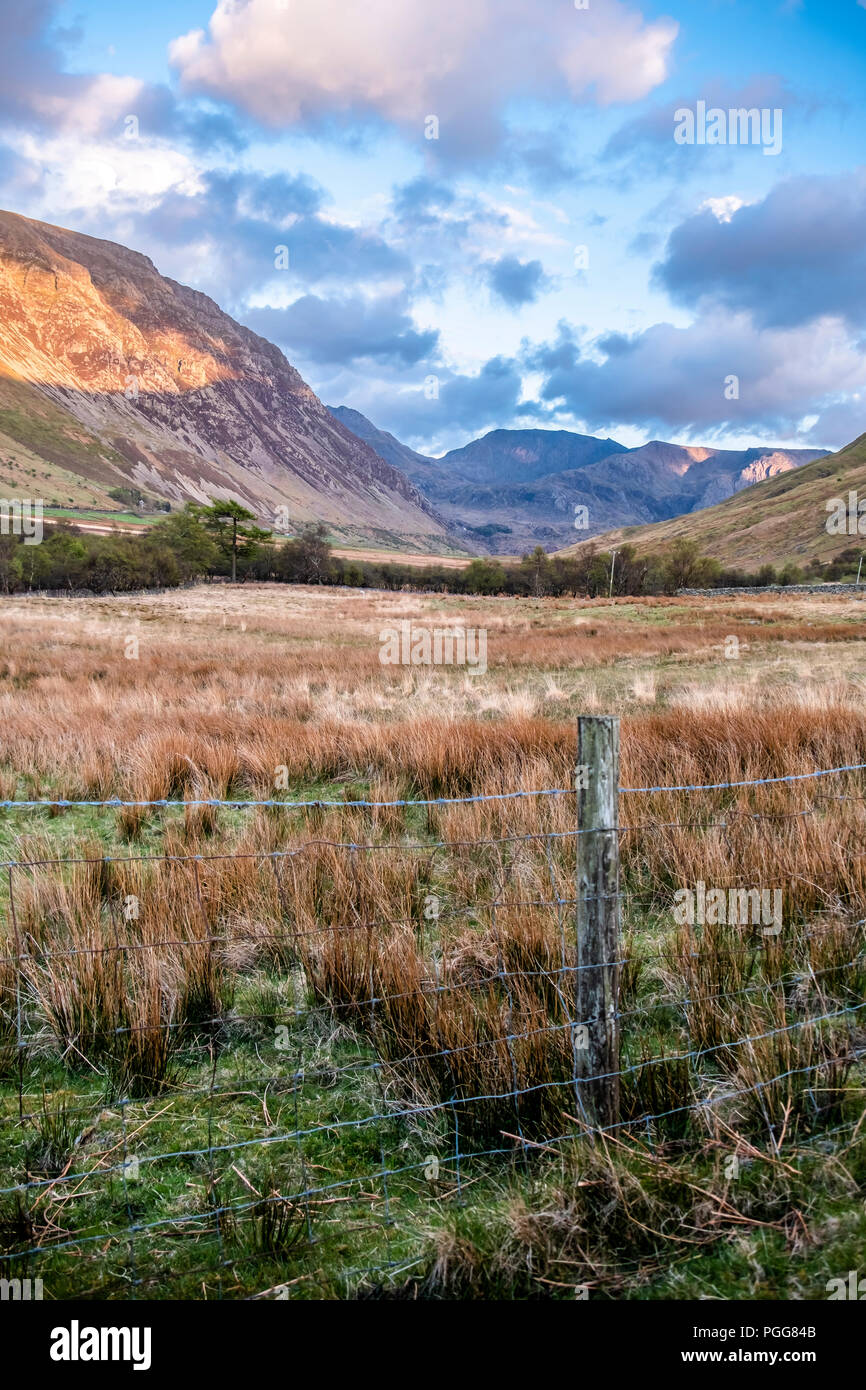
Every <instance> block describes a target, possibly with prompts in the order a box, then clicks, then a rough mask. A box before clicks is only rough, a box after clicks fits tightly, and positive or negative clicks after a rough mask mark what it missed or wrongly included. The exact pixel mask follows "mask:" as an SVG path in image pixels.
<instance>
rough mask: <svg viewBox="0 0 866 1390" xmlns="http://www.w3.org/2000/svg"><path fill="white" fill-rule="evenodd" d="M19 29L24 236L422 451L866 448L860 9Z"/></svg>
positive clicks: (323, 6) (543, 9)
mask: <svg viewBox="0 0 866 1390" xmlns="http://www.w3.org/2000/svg"><path fill="white" fill-rule="evenodd" d="M0 11H2V16H0V18H2V30H0V32H2V34H3V37H4V43H3V46H2V48H0V206H2V207H4V208H6V209H10V210H12V211H15V212H20V213H23V214H25V215H26V216H29V217H35V218H39V219H41V220H43V221H47V222H52V223H57V224H60V225H62V226H66V227H71V228H74V229H75V230H77V231H82V232H87V233H89V234H90V235H93V236H99V237H107V238H109V239H111V240H114V241H119V242H122V243H123V244H124V245H126V246H129V247H132V248H133V249H135V250H138V251H142V252H144V253H145V254H146V255H148V256H149V257H150V258H151V259H152V260H153V262H154V263H155V265H156V266H157V268H158V269H159V270H160V271H161V272H162V273H163V274H165V275H169V276H171V277H173V278H174V279H176V280H180V281H182V282H184V283H186V284H190V285H193V286H195V288H197V289H200V290H202V291H204V292H205V293H206V294H209V295H211V296H212V298H214V299H215V300H216V301H217V302H218V303H219V304H220V305H221V307H222V308H224V309H225V310H226V311H227V312H228V313H230V314H232V316H233V317H234V318H236V319H238V320H239V321H240V322H241V323H244V324H246V325H248V326H249V327H250V328H252V329H254V330H255V331H256V332H258V333H261V334H262V335H263V336H265V337H267V338H269V339H271V340H272V341H273V342H276V343H277V344H279V346H280V347H281V348H282V349H283V351H284V352H285V354H286V356H287V357H288V358H289V360H290V361H291V362H292V364H293V365H294V366H296V367H297V369H298V370H299V371H300V372H301V374H302V376H303V377H304V378H305V379H306V380H307V381H308V382H309V383H310V385H311V386H312V387H313V389H314V390H315V391H316V392H317V394H318V395H319V396H320V397H321V398H322V399H323V400H324V401H325V402H326V403H327V404H328V405H332V406H336V405H347V406H351V407H353V408H354V409H356V410H360V411H362V412H363V413H364V414H365V415H367V416H369V418H370V419H371V420H372V421H373V423H374V424H376V425H377V426H379V427H380V428H382V429H387V430H390V431H392V432H393V433H394V434H396V435H397V436H398V437H399V438H400V439H402V440H403V441H404V442H406V443H408V444H410V445H411V446H412V447H413V448H416V449H418V450H419V451H421V452H423V453H430V454H434V455H439V454H441V453H443V452H445V451H446V450H448V449H451V448H455V447H459V446H461V445H463V444H465V443H467V442H468V441H469V440H470V439H473V438H475V437H477V436H478V435H481V434H484V433H485V432H487V431H488V430H491V429H496V428H513V429H519V428H547V429H571V430H578V431H581V432H583V433H590V434H597V435H610V436H612V437H614V438H616V439H618V440H620V441H621V442H622V443H624V444H627V445H635V444H640V443H643V442H644V441H646V440H648V439H653V438H662V439H669V440H675V441H677V442H680V443H691V444H708V445H714V446H720V445H721V446H725V447H731V448H742V447H745V446H748V445H761V446H765V445H768V444H779V445H784V446H788V447H792V446H800V447H810V448H822V449H823V448H828V449H829V448H839V447H841V446H842V445H844V444H845V443H847V442H848V441H850V440H851V439H853V438H855V437H856V436H857V435H859V434H862V433H863V432H864V430H866V138H864V137H866V113H864V103H863V99H862V94H863V92H864V90H866V0H675V2H673V3H666V4H665V3H658V4H657V3H654V0H643V3H634V4H632V3H628V0H436V3H435V4H428V3H425V0H365V3H364V4H363V5H351V4H347V3H346V0H218V3H216V4H215V3H214V0H148V4H147V5H134V6H118V5H117V3H116V0H69V2H68V3H66V2H65V0H26V3H25V4H23V5H22V4H21V0H0ZM740 110H742V111H754V112H755V113H757V114H756V118H755V121H754V124H752V123H751V121H750V122H748V123H747V122H746V121H745V120H744V121H743V122H740V121H739V120H738V119H737V118H735V117H732V116H731V115H730V113H731V112H735V111H740ZM701 137H703V138H701ZM723 137H724V138H723ZM0 333H2V326H0Z"/></svg>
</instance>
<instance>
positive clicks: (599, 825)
mask: <svg viewBox="0 0 866 1390" xmlns="http://www.w3.org/2000/svg"><path fill="white" fill-rule="evenodd" d="M577 764H578V765H577V773H576V776H575V786H576V789H577V810H578V824H577V828H578V831H579V833H578V835H577V895H576V896H577V967H578V968H577V972H576V991H575V993H576V1007H577V1014H576V1022H577V1025H578V1031H577V1038H576V1047H575V1075H576V1078H577V1079H578V1083H579V1084H578V1093H579V1096H580V1097H582V1099H583V1109H584V1115H585V1118H586V1119H587V1120H588V1121H589V1123H590V1124H592V1125H596V1126H605V1125H613V1124H616V1123H617V1121H618V1120H619V1076H618V1075H617V1074H616V1073H618V1072H619V1069H620V1062H619V1018H618V1010H619V973H620V972H619V966H618V965H614V964H612V963H611V962H614V961H618V960H620V959H621V957H620V906H619V720H618V719H616V718H612V717H606V718H595V717H589V716H581V717H580V718H579V719H578V721H577ZM580 1025H585V1027H583V1028H581V1026H580ZM595 1078H603V1079H595Z"/></svg>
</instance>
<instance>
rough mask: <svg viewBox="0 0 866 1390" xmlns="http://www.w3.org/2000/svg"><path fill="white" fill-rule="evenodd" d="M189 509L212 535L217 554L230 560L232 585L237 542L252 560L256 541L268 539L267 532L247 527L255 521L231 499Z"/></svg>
mask: <svg viewBox="0 0 866 1390" xmlns="http://www.w3.org/2000/svg"><path fill="white" fill-rule="evenodd" d="M190 510H191V511H193V513H194V515H196V516H198V517H199V518H200V520H201V523H202V525H203V526H204V528H205V530H206V531H208V532H209V533H210V535H211V536H213V539H214V541H215V542H216V544H217V547H218V549H219V550H220V552H221V554H222V555H224V556H225V557H226V558H229V556H230V557H231V566H232V583H235V582H236V580H237V577H238V541H242V542H243V547H244V553H245V554H246V555H247V557H248V558H250V559H253V558H255V555H256V554H257V552H258V549H259V544H260V542H261V541H266V540H269V539H270V535H271V533H270V531H263V530H262V528H261V526H251V525H250V524H249V523H250V522H251V521H255V519H256V518H255V515H254V513H253V512H250V511H247V509H246V507H242V506H241V504H240V502H235V501H233V500H231V499H230V500H228V501H225V502H211V504H210V506H209V507H200V506H195V507H191V508H190Z"/></svg>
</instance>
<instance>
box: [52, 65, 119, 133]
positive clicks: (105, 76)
mask: <svg viewBox="0 0 866 1390" xmlns="http://www.w3.org/2000/svg"><path fill="white" fill-rule="evenodd" d="M144 92H145V84H144V83H143V82H140V81H139V80H138V78H136V77H114V76H112V75H111V74H110V73H100V74H99V75H98V76H96V77H93V78H91V79H90V81H88V82H87V84H86V86H84V87H82V88H81V89H80V90H75V91H74V92H72V93H70V92H65V93H61V94H57V93H50V92H48V93H39V92H36V93H34V95H33V106H34V109H35V110H36V111H37V112H39V114H40V115H42V116H44V117H46V118H47V119H49V120H51V121H53V122H56V123H57V125H58V126H60V128H61V129H63V130H65V131H69V132H70V133H75V134H77V135H84V136H93V135H96V134H98V133H99V132H100V131H102V130H104V129H105V128H106V127H107V126H109V125H111V124H112V123H113V122H115V121H118V120H120V119H121V118H122V117H124V116H126V115H129V114H134V113H135V110H136V105H137V103H138V102H139V99H140V98H141V97H142V96H143V94H144Z"/></svg>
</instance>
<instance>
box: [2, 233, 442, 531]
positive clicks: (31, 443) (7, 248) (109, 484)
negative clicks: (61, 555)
mask: <svg viewBox="0 0 866 1390" xmlns="http://www.w3.org/2000/svg"><path fill="white" fill-rule="evenodd" d="M130 486H132V487H133V488H134V489H136V490H141V491H142V492H143V493H145V494H149V495H150V496H152V497H157V498H163V499H171V500H173V501H176V502H183V501H185V500H187V499H195V500H198V501H206V500H207V499H208V498H209V497H234V498H236V499H237V500H238V501H240V502H242V503H243V504H244V505H246V506H248V507H249V508H250V510H252V511H253V512H255V513H256V515H257V516H258V517H259V518H260V519H262V520H264V521H265V522H266V523H270V524H271V525H274V524H276V523H277V522H278V519H279V517H280V515H281V514H280V513H279V512H278V511H277V509H278V508H280V507H283V508H285V509H286V513H287V515H288V519H289V524H290V525H291V526H294V525H296V524H298V523H301V522H304V521H306V520H313V519H315V520H319V519H321V520H323V521H325V522H326V523H328V525H329V526H330V528H331V529H332V530H334V531H337V532H339V533H341V535H342V536H343V537H345V539H347V540H350V539H356V538H357V539H362V540H364V541H367V542H368V543H369V542H370V541H376V542H379V543H383V542H384V543H388V542H389V541H393V540H398V541H399V542H400V543H402V544H408V545H413V546H416V547H417V548H427V547H428V546H429V545H430V543H433V544H435V546H436V547H437V548H439V549H441V548H442V545H443V542H444V540H445V537H446V528H445V525H444V523H443V520H442V518H441V517H440V516H439V515H438V514H437V512H436V510H435V508H434V506H433V505H432V503H431V502H430V501H429V500H428V499H427V498H425V497H423V496H422V495H421V493H419V492H418V490H417V489H416V488H415V486H414V485H413V484H412V483H411V482H410V481H409V480H408V479H407V477H406V475H405V473H403V472H400V471H398V470H397V469H396V468H394V467H393V466H392V465H391V464H390V463H388V462H387V461H386V460H384V459H383V458H382V456H381V455H380V454H378V453H376V452H374V450H373V449H371V448H369V447H368V446H367V445H366V444H364V443H363V442H362V441H361V440H360V439H359V438H358V436H357V435H356V434H354V433H352V432H351V431H350V430H348V429H346V428H345V427H344V426H343V425H341V424H340V423H339V421H337V420H335V419H334V417H333V415H332V414H331V413H330V411H328V410H327V409H326V408H325V406H324V405H323V404H322V403H321V401H320V400H319V399H318V397H317V396H316V395H315V394H314V393H313V391H312V390H311V389H310V387H309V386H307V385H306V383H305V382H304V381H303V380H302V379H301V377H300V376H299V375H298V373H297V372H296V371H295V369H294V367H292V366H291V365H290V364H289V362H288V361H287V360H286V358H285V357H284V356H283V354H282V353H281V352H280V350H279V348H277V347H275V346H274V345H273V344H272V343H269V342H267V341H266V340H265V339H264V338H260V337H258V336H257V334H255V333H252V332H251V331H250V330H249V329H247V328H244V327H242V326H241V325H240V324H238V323H236V322H235V321H234V320H233V319H231V318H230V317H229V316H228V314H226V313H224V312H223V311H222V310H221V309H220V308H219V307H218V305H217V304H215V303H214V301H213V300H212V299H209V298H208V297H207V295H204V294H201V293H199V292H198V291H196V290H193V289H189V288H188V287H187V286H185V285H180V284H178V283H177V282H176V281H174V280H170V279H167V278H166V277H165V276H162V275H160V274H159V272H158V271H157V270H156V268H155V267H154V265H153V263H152V262H151V261H150V260H148V258H147V257H146V256H143V255H140V254H139V253H138V252H136V251H130V250H128V249H127V248H126V247H124V246H119V245H116V244H115V243H113V242H109V241H101V240H98V239H96V238H95V237H90V236H83V235H81V234H80V233H77V232H72V231H67V230H65V229H64V228H61V227H54V226H50V225H49V224H47V223H44V222H35V221H31V220H30V219H29V218H26V217H19V216H18V215H16V214H15V213H10V212H0V489H2V490H3V491H5V493H6V495H10V496H15V495H19V496H20V495H29V496H34V495H39V496H41V497H42V498H43V500H44V502H45V504H46V505H48V506H50V505H51V504H52V503H54V504H58V505H62V506H66V505H67V504H71V505H79V506H86V505H90V506H94V505H96V506H109V507H111V506H116V503H112V500H111V498H110V497H109V495H108V494H109V490H110V489H116V488H118V487H130Z"/></svg>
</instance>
